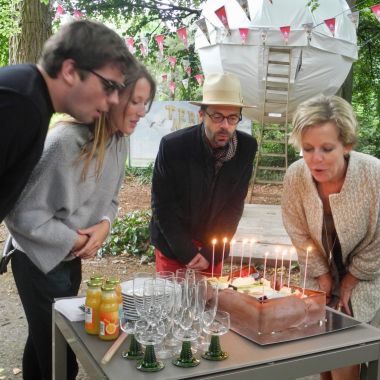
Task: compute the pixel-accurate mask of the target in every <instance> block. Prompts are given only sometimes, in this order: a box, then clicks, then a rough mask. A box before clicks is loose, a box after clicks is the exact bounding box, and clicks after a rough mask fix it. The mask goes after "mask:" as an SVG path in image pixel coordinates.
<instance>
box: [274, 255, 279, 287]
mask: <svg viewBox="0 0 380 380" xmlns="http://www.w3.org/2000/svg"><path fill="white" fill-rule="evenodd" d="M277 260H278V250H277V249H276V260H275V264H274V277H273V289H274V290H276V281H277Z"/></svg>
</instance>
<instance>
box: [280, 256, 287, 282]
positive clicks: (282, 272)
mask: <svg viewBox="0 0 380 380" xmlns="http://www.w3.org/2000/svg"><path fill="white" fill-rule="evenodd" d="M286 253H287V251H286V249H285V250H284V251H282V255H281V278H280V289H281V288H282V279H283V277H284V256H285V255H286Z"/></svg>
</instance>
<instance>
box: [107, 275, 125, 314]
mask: <svg viewBox="0 0 380 380" xmlns="http://www.w3.org/2000/svg"><path fill="white" fill-rule="evenodd" d="M106 284H111V285H114V286H115V292H116V295H117V299H118V302H119V319H120V318H122V316H123V296H122V294H121V285H120V280H119V279H118V278H116V277H109V278H108V279H107V281H106Z"/></svg>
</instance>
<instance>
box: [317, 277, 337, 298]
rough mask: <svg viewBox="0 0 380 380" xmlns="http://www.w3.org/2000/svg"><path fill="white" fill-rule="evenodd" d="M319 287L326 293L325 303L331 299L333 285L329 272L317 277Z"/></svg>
mask: <svg viewBox="0 0 380 380" xmlns="http://www.w3.org/2000/svg"><path fill="white" fill-rule="evenodd" d="M317 280H318V284H319V289H320V290H322V291H323V292H325V293H326V304H328V303H329V302H330V301H331V291H332V287H333V278H332V275H331V273H330V272H328V273H325V274H322V275H321V276H319V277H318V278H317Z"/></svg>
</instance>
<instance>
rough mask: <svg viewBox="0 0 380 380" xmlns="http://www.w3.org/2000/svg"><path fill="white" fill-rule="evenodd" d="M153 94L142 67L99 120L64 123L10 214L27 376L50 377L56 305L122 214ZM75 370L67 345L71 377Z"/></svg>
mask: <svg viewBox="0 0 380 380" xmlns="http://www.w3.org/2000/svg"><path fill="white" fill-rule="evenodd" d="M154 95H155V83H154V81H153V79H152V77H151V76H150V74H149V73H148V72H147V71H146V70H145V68H144V67H142V66H140V67H139V68H138V69H137V70H136V71H134V72H133V73H131V74H130V75H129V76H128V79H127V80H126V82H125V89H124V90H123V91H121V92H120V95H119V96H120V100H119V104H118V105H115V106H113V107H111V109H110V111H109V113H108V115H107V116H103V117H102V119H101V120H100V121H99V122H98V123H97V124H96V125H85V124H80V123H76V122H61V123H59V124H58V125H57V126H56V127H55V128H53V129H52V130H51V131H50V132H49V134H48V137H47V140H46V144H45V148H44V152H43V155H42V158H41V160H40V162H39V164H38V166H37V167H36V169H35V170H34V172H33V174H32V177H31V180H30V182H29V184H28V185H27V188H26V190H25V191H24V193H23V194H22V197H21V198H20V200H19V202H18V203H17V204H16V207H15V208H14V209H13V211H12V212H11V213H10V214H9V216H8V217H7V218H6V224H7V227H8V229H9V231H10V233H11V235H12V243H13V246H14V247H15V248H16V251H15V253H14V254H13V257H12V270H13V274H14V278H15V281H16V285H17V288H18V291H19V294H20V298H21V301H22V303H23V307H24V310H25V314H26V317H27V320H28V324H29V336H28V338H27V342H26V346H25V351H24V356H23V375H24V379H46V380H50V379H51V359H50V358H51V304H52V302H53V300H54V298H57V297H65V296H73V295H76V294H77V292H78V289H79V285H80V282H81V259H89V258H92V257H94V256H95V254H96V252H97V250H98V249H99V247H100V246H101V245H102V243H103V242H104V240H105V239H106V237H107V235H108V233H109V230H110V225H111V223H112V221H113V219H114V218H115V216H116V213H117V207H118V192H119V189H120V186H121V184H122V181H123V177H124V169H125V161H126V157H127V142H126V138H125V135H129V134H131V133H133V130H134V128H135V127H136V124H137V122H138V121H139V119H140V118H141V117H143V116H144V115H145V112H146V110H147V109H149V106H150V104H151V101H152V100H153V98H154ZM77 371H78V366H77V363H76V360H75V356H74V354H73V352H72V351H71V350H69V352H68V368H67V373H68V378H69V379H74V378H75V377H76V374H77Z"/></svg>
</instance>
